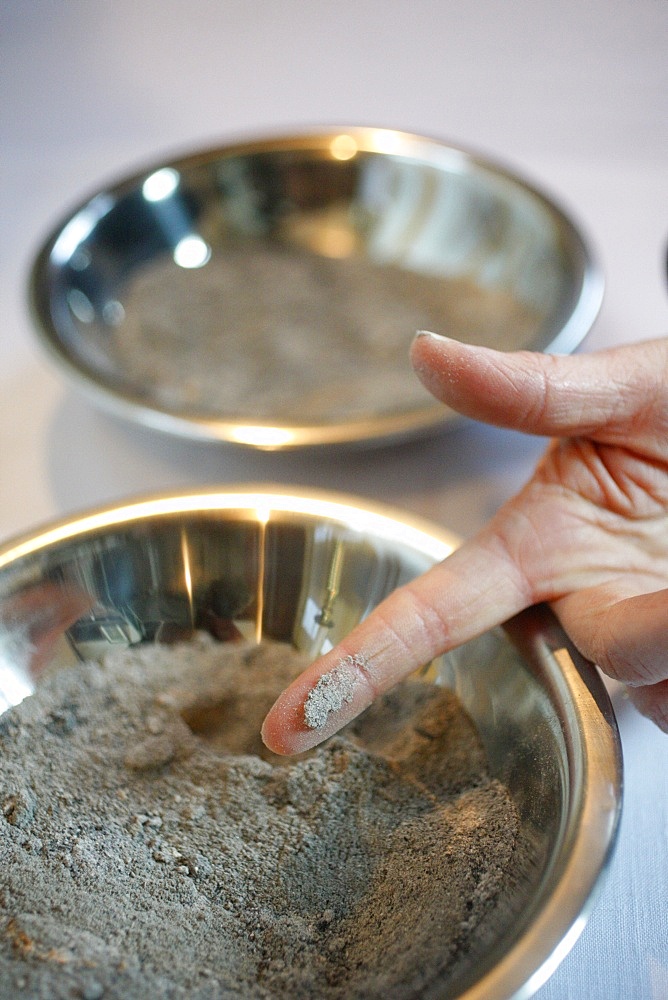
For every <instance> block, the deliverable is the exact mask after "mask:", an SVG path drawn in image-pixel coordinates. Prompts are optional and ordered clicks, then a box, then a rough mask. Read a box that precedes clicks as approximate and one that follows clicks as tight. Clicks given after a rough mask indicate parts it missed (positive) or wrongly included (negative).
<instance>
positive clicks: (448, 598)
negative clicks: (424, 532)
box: [262, 532, 534, 754]
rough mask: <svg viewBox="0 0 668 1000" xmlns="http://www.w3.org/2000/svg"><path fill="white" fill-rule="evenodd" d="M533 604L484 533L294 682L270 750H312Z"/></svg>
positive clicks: (403, 590) (279, 704) (269, 721)
mask: <svg viewBox="0 0 668 1000" xmlns="http://www.w3.org/2000/svg"><path fill="white" fill-rule="evenodd" d="M532 603H534V600H533V594H532V592H531V590H530V588H529V586H528V584H527V581H526V579H525V578H524V577H523V575H522V574H521V572H520V571H519V569H518V568H517V566H516V564H515V562H514V560H513V559H512V557H511V556H510V554H509V552H508V551H507V549H505V547H504V546H503V544H501V543H500V542H499V539H498V537H497V536H495V535H494V534H493V533H491V532H487V533H484V534H483V535H480V536H478V538H477V539H475V540H472V541H470V542H467V543H465V544H464V545H463V546H462V547H461V548H459V549H457V550H456V551H455V552H453V553H452V555H450V556H448V558H447V559H445V560H444V561H443V562H441V563H439V564H438V565H437V566H434V567H433V568H432V569H430V570H429V571H428V572H426V573H424V574H423V575H422V576H420V577H418V578H417V579H415V580H413V581H411V582H410V583H408V584H406V585H404V586H403V587H400V588H398V589H397V590H395V591H394V592H393V593H392V594H390V595H389V596H388V597H387V598H386V599H385V600H384V601H383V602H382V603H381V604H379V605H378V607H377V608H376V609H375V610H374V611H373V612H372V613H371V614H370V615H369V616H368V618H366V619H365V620H364V621H363V622H361V623H360V624H359V625H358V626H357V627H356V628H355V629H354V630H353V631H352V632H351V633H350V634H349V635H348V636H347V637H346V639H345V640H344V641H343V642H341V643H340V644H339V645H338V646H336V647H335V648H334V649H332V650H330V652H328V653H326V654H325V655H324V656H322V657H320V658H319V659H317V660H316V661H315V662H314V663H312V664H311V666H310V667H309V668H308V669H307V670H305V671H304V673H302V674H301V675H300V676H299V677H298V678H297V679H296V680H295V681H293V683H292V684H291V685H290V687H288V688H286V690H285V691H284V692H283V693H282V694H281V695H280V697H279V698H278V700H277V701H276V702H275V704H274V706H273V707H272V709H271V710H270V712H269V713H268V715H267V717H266V719H265V721H264V725H263V727H262V738H263V740H264V742H265V744H266V746H267V747H269V749H270V750H273V751H274V752H275V753H279V754H294V753H301V752H303V751H304V750H309V749H311V748H312V747H314V746H316V745H317V744H318V743H321V742H322V741H323V740H325V739H327V738H328V737H330V736H332V735H333V734H334V733H336V732H337V731H338V730H339V729H341V728H342V727H343V726H345V725H346V724H347V723H348V722H350V721H351V720H352V719H354V718H355V717H356V716H357V715H359V713H360V712H362V711H363V710H364V709H365V708H367V707H368V706H369V705H370V704H371V702H372V701H373V700H374V699H375V698H377V697H378V696H379V695H380V694H382V693H383V692H384V691H386V690H387V689H388V688H390V687H392V686H393V685H394V684H396V683H397V682H398V681H400V680H401V679H402V678H404V677H406V676H408V674H410V673H412V672H413V671H414V670H417V669H418V668H419V667H421V666H423V665H424V664H426V663H429V661H430V660H432V659H434V657H435V656H438V655H440V654H441V653H445V652H447V651H448V650H449V649H453V648H454V647H455V646H459V645H461V644H462V643H463V642H466V641H468V640H469V639H473V638H474V637H475V636H477V635H480V634H481V633H482V632H485V631H486V630H487V629H489V628H492V627H493V626H494V625H498V624H500V623H501V622H503V621H505V620H506V619H507V618H510V617H511V616H512V615H514V614H516V613H517V612H518V611H521V610H522V609H523V608H526V607H528V606H529V605H530V604H532Z"/></svg>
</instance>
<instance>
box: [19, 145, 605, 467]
mask: <svg viewBox="0 0 668 1000" xmlns="http://www.w3.org/2000/svg"><path fill="white" fill-rule="evenodd" d="M341 135H345V136H347V137H349V138H351V139H352V140H353V141H354V142H355V144H356V148H357V150H358V151H359V152H362V153H376V154H379V155H382V154H383V153H388V152H390V151H391V147H392V145H393V144H395V145H396V146H397V150H396V151H397V152H399V153H400V155H401V156H402V157H404V158H410V159H412V160H415V161H416V162H423V163H428V164H435V165H440V164H443V165H448V166H452V167H453V168H455V169H458V170H460V171H461V170H464V169H466V168H470V169H473V170H476V171H481V172H487V173H491V174H493V175H495V176H496V177H497V178H499V179H503V180H505V181H506V182H507V183H509V184H512V185H514V186H516V187H518V188H521V189H523V190H524V192H525V193H526V194H528V195H529V196H531V197H532V198H534V199H535V200H537V201H538V202H539V203H540V204H541V205H542V207H543V208H544V209H545V210H546V211H547V212H548V214H549V215H550V216H551V218H552V219H553V221H554V223H555V225H556V227H557V229H558V231H559V233H560V235H561V237H562V238H563V239H564V240H565V242H566V243H567V244H568V246H569V247H570V248H571V252H572V253H573V256H574V258H575V259H577V261H578V262H579V275H578V277H579V288H576V289H575V293H574V294H575V301H574V304H573V306H572V309H571V312H570V315H569V316H568V317H567V319H566V321H565V323H564V325H563V327H562V328H561V330H560V331H559V332H558V333H556V334H555V335H554V336H553V337H552V339H551V340H550V341H549V342H548V343H546V344H544V345H543V346H542V347H540V348H539V349H540V350H542V351H544V352H545V353H570V352H571V351H573V350H575V348H576V347H577V346H578V345H579V344H580V343H581V342H582V340H583V339H584V338H585V337H586V336H587V334H588V333H589V331H590V330H591V328H592V326H593V324H594V321H595V320H596V317H597V316H598V314H599V311H600V308H601V304H602V301H603V294H604V286H605V282H604V277H603V271H602V268H601V265H600V263H599V257H598V253H597V252H596V251H595V249H594V247H593V244H592V241H591V237H590V236H589V235H588V234H586V232H585V229H584V227H583V225H582V224H581V223H580V222H579V221H578V220H576V218H575V216H574V214H573V212H572V211H571V210H570V209H567V208H566V207H565V206H564V205H563V204H562V203H561V201H560V200H559V199H558V198H557V197H555V196H554V195H553V194H552V193H548V192H547V191H546V190H545V189H544V188H543V187H541V186H540V185H539V184H538V183H536V182H535V181H533V180H530V179H529V178H528V177H527V176H526V175H525V174H524V173H523V172H522V171H521V170H519V169H516V168H515V167H512V166H510V165H509V164H507V163H505V162H504V161H502V160H501V159H500V158H496V157H495V156H493V155H489V154H486V153H482V152H479V151H476V150H474V149H473V148H472V147H468V146H466V145H460V144H456V143H452V142H450V141H447V140H444V139H440V138H437V137H433V136H429V135H421V134H418V133H415V132H410V131H403V130H400V129H393V128H384V127H376V126H363V125H343V126H332V125H329V126H319V127H311V128H303V129H294V130H291V131H279V130H277V131H275V132H272V131H266V132H264V133H260V134H256V135H253V136H246V137H243V138H242V137H237V138H236V139H231V140H230V141H228V142H219V143H213V144H211V145H202V146H201V147H197V148H191V149H189V150H184V151H182V152H181V153H176V152H172V153H171V154H169V153H167V154H165V155H164V156H163V157H154V158H152V159H151V160H150V161H149V160H147V161H145V163H144V164H143V166H136V167H135V168H134V169H132V170H130V171H129V172H127V173H122V174H119V175H118V176H116V177H115V178H113V179H111V180H109V181H107V182H105V183H101V184H100V185H99V186H98V187H97V188H95V189H94V190H91V191H90V192H89V193H88V195H86V196H85V197H83V198H81V199H80V200H79V201H77V202H76V204H74V205H73V206H72V207H71V208H70V209H69V210H68V211H66V212H65V213H63V214H62V215H61V217H60V219H59V221H57V222H56V223H55V224H54V225H53V226H52V228H51V230H50V232H49V233H48V235H47V236H46V237H45V238H44V239H43V241H42V243H41V245H40V246H39V248H38V250H37V251H36V252H35V253H34V255H33V259H32V262H31V264H30V266H29V273H28V281H27V299H28V310H29V314H30V317H31V319H32V323H31V326H32V328H33V330H34V332H35V334H36V336H37V340H38V341H39V343H40V344H41V346H42V347H43V348H44V350H45V353H46V355H47V356H48V357H49V358H50V359H51V361H52V362H53V363H54V364H55V365H56V367H57V368H59V369H60V371H61V372H62V373H63V375H64V376H65V377H66V378H67V379H68V380H69V381H70V382H71V383H72V384H73V385H74V386H75V387H76V388H78V389H79V390H81V391H82V392H83V394H84V395H85V396H87V397H88V398H89V399H90V401H91V402H93V403H95V404H96V405H98V406H99V407H101V408H102V409H103V410H106V411H107V412H109V413H111V414H112V415H115V416H118V417H121V418H122V419H126V420H128V419H129V420H133V421H135V422H138V423H139V424H142V425H144V426H146V427H149V428H152V429H154V430H157V431H162V432H165V433H168V434H172V435H176V436H178V437H185V438H189V439H193V440H199V441H210V442H218V443H224V444H228V445H232V446H238V447H246V448H255V449H258V450H264V451H278V450H295V449H307V448H322V447H330V446H368V445H374V444H378V443H381V444H383V443H388V442H394V441H399V440H403V439H405V438H412V437H416V436H419V435H424V434H427V433H428V432H430V431H432V430H434V429H436V428H439V427H442V426H444V425H448V424H451V423H452V422H453V420H455V419H456V415H455V414H454V413H453V412H452V411H451V410H448V409H447V408H446V407H444V406H443V404H441V403H439V402H437V401H435V400H433V399H430V398H429V397H428V396H426V397H425V402H424V404H423V405H421V406H420V405H415V406H413V407H412V408H411V409H410V410H408V411H406V412H396V413H392V412H390V413H385V414H381V413H379V414H371V415H369V416H366V417H363V418H354V419H346V420H340V421H332V422H325V423H309V422H303V423H300V422H298V421H294V420H293V421H281V420H276V421H274V420H259V421H253V420H251V419H248V418H244V417H239V418H234V417H231V416H222V415H221V416H209V417H205V416H202V415H199V414H197V413H178V412H175V411H173V410H170V409H168V408H166V407H163V406H160V405H159V404H158V403H156V402H151V403H145V402H142V401H141V400H140V399H138V398H137V397H136V396H135V395H134V394H133V393H132V392H131V391H129V390H128V389H126V388H124V387H123V386H118V387H115V386H111V385H108V384H106V383H105V382H104V381H103V380H102V379H101V378H98V377H97V376H96V374H95V373H94V372H93V371H92V369H91V368H90V367H89V366H87V365H86V364H85V363H84V362H83V361H82V360H81V359H79V358H77V357H76V356H75V355H73V354H72V352H71V351H70V350H68V346H67V344H66V343H65V342H64V340H63V338H62V337H61V334H60V332H59V329H58V325H57V323H56V322H55V321H54V319H53V316H52V310H51V299H50V294H49V281H48V275H49V271H50V262H51V255H52V251H53V249H54V246H55V244H56V242H57V240H58V239H59V237H60V235H61V233H62V232H63V231H64V229H65V228H66V227H67V226H68V225H69V224H70V223H71V222H72V220H73V219H74V218H75V217H77V216H78V215H79V214H80V213H81V212H82V211H84V210H88V211H89V212H90V213H92V218H94V219H95V222H96V221H98V219H96V218H95V216H96V214H97V215H100V213H101V214H102V215H103V214H106V211H108V210H109V208H111V207H113V204H114V203H115V201H116V200H117V199H118V198H120V197H122V196H123V195H124V194H126V193H128V192H129V191H132V190H134V189H136V187H137V185H138V184H139V183H140V182H141V181H142V180H144V179H145V178H146V177H147V176H148V175H150V174H151V173H154V172H155V171H157V170H160V169H162V168H165V167H170V168H174V169H178V170H183V169H185V168H189V167H194V166H197V165H200V164H204V163H207V162H210V161H212V160H214V159H216V158H220V157H223V156H224V157H232V156H239V155H250V154H255V153H261V152H267V151H270V150H274V151H290V150H297V149H306V150H310V151H313V152H320V153H324V152H326V151H327V150H329V149H330V148H331V145H332V142H333V141H334V140H335V139H337V138H338V137H340V136H341ZM100 217H101V215H100Z"/></svg>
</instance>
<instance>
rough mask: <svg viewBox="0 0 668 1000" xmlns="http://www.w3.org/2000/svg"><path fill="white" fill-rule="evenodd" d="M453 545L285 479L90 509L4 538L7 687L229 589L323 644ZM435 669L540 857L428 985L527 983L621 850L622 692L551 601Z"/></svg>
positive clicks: (528, 850) (256, 611)
mask: <svg viewBox="0 0 668 1000" xmlns="http://www.w3.org/2000/svg"><path fill="white" fill-rule="evenodd" d="M455 544H456V540H455V539H454V538H453V537H452V536H451V535H450V534H449V533H447V532H446V531H444V530H442V529H439V528H437V527H435V526H433V525H430V524H427V523H425V522H422V521H418V520H416V519H414V518H412V517H409V516H407V515H405V514H403V513H401V512H398V511H396V510H392V509H391V508H386V507H381V506H373V507H369V506H360V505H359V504H358V502H357V501H356V500H354V499H353V498H350V497H344V496H337V495H332V494H324V493H308V494H302V493H300V494H299V495H297V494H294V493H290V492H285V491H283V492H279V491H274V490H271V489H269V488H261V489H257V488H254V487H251V488H238V489H236V490H227V489H226V490H225V491H221V492H216V491H206V492H199V493H193V494H186V495H179V496H171V497H159V498H154V499H146V500H139V501H134V502H129V503H128V504H127V505H125V506H118V507H115V508H109V509H105V510H100V511H95V512H92V513H88V514H83V515H81V516H79V517H76V518H73V519H71V520H69V521H65V522H62V523H60V524H56V525H52V526H50V527H47V528H44V529H42V530H40V531H37V532H36V533H34V534H32V535H29V536H26V537H23V538H19V539H16V540H14V541H12V542H9V543H8V544H6V545H4V546H3V547H2V548H0V698H4V709H5V710H6V709H7V708H8V706H10V705H13V704H15V703H17V702H19V701H20V700H21V699H22V698H23V697H25V696H26V695H28V694H29V693H30V692H31V691H32V690H34V688H35V685H36V684H38V683H39V678H40V675H41V674H42V672H43V671H45V670H49V671H51V670H53V669H62V670H64V669H67V666H68V664H71V663H73V662H75V661H77V660H79V659H84V660H85V659H90V658H95V657H97V656H100V655H101V654H103V653H105V652H106V651H108V650H109V649H110V648H111V647H117V646H127V645H130V644H138V643H155V642H161V641H169V640H170V639H173V638H175V637H179V638H184V637H186V636H188V635H189V634H191V633H192V631H193V629H194V628H206V627H208V625H207V623H209V625H210V624H211V622H212V621H214V620H215V619H216V618H217V617H219V616H220V614H221V613H222V612H221V609H220V607H219V606H218V605H219V601H218V604H216V600H217V599H216V600H214V597H213V596H212V595H216V594H217V595H218V596H219V595H220V594H221V593H223V592H224V593H227V594H228V595H229V594H230V593H243V594H244V595H245V598H244V601H243V602H241V605H243V606H241V605H240V606H239V607H238V608H236V609H233V608H231V607H230V608H228V609H227V611H226V612H225V614H227V615H229V616H231V617H233V618H234V621H235V624H236V625H237V626H238V627H239V628H240V630H242V631H244V632H246V634H248V635H250V636H251V637H252V636H255V637H256V638H257V639H260V638H262V637H271V638H274V639H277V640H282V641H286V642H290V643H293V644H294V645H295V646H296V647H298V648H299V649H302V650H308V651H311V652H312V653H313V654H315V653H316V652H317V651H318V649H319V648H321V647H322V646H323V643H324V642H325V641H327V642H330V641H331V642H336V641H337V640H338V639H339V638H341V637H342V636H343V635H344V634H345V633H346V632H347V631H348V630H349V629H350V628H351V627H352V626H353V625H354V624H355V623H356V622H357V621H358V620H359V619H360V618H362V617H363V616H364V615H366V614H367V613H368V611H369V610H370V609H371V608H372V607H373V606H374V605H375V604H376V603H377V602H378V601H380V600H381V599H382V598H383V597H384V596H385V595H386V594H387V593H389V592H390V591H391V590H392V589H393V588H394V587H396V586H397V585H399V584H401V583H403V582H405V581H407V580H408V579H410V578H412V577H414V576H415V575H416V574H418V573H420V572H422V571H424V570H425V569H427V568H428V567H429V566H430V565H432V564H433V563H434V562H435V561H437V560H440V559H441V558H443V557H445V556H446V555H447V554H448V553H449V552H450V551H451V550H452V548H453V546H454V545H455ZM333 567H336V572H334V570H333ZM325 609H326V610H327V615H325V614H324V610H325ZM324 618H326V620H327V623H328V625H327V628H326V629H325V630H324V632H325V633H326V637H325V636H323V626H322V623H323V619H324ZM433 669H435V670H437V671H438V674H439V676H440V680H441V681H442V682H443V683H444V684H447V685H451V686H452V687H453V688H454V689H455V690H456V691H457V692H458V693H459V696H460V697H461V699H462V700H463V702H464V705H465V706H466V708H467V709H468V711H469V713H470V714H471V716H472V717H473V719H474V720H475V722H476V724H477V727H478V730H479V732H480V735H481V738H482V740H483V742H484V745H485V747H486V750H487V753H488V756H489V764H490V768H491V771H492V772H493V774H494V775H496V776H498V777H499V779H500V780H502V781H503V782H505V783H506V785H507V786H508V788H509V789H510V791H511V793H512V795H513V797H514V800H515V802H516V804H517V808H518V810H519V813H520V817H521V834H520V839H521V841H522V845H523V848H524V857H525V863H524V864H523V865H522V866H521V867H520V868H518V870H517V871H516V872H515V873H514V878H513V880H512V883H509V884H508V885H507V886H506V889H505V891H504V892H503V894H502V895H501V897H500V898H499V900H498V903H497V905H496V907H495V909H494V910H493V911H492V912H491V914H490V918H489V921H488V922H487V924H486V925H485V927H484V933H481V934H480V935H479V936H478V937H477V938H476V939H474V941H473V943H472V946H471V950H470V952H469V955H468V959H467V961H466V962H464V963H463V964H462V965H461V966H459V967H458V969H457V972H456V975H454V976H453V977H450V978H448V980H447V981H440V982H435V983H433V984H432V987H431V989H430V991H429V992H428V994H425V995H429V996H433V997H440V998H451V1000H452V998H455V997H457V998H462V997H466V998H467V1000H483V998H484V1000H501V998H509V997H516V998H524V997H529V996H530V995H531V994H532V993H533V992H534V991H535V990H536V989H537V988H538V987H539V986H540V985H541V984H542V983H543V982H544V980H545V979H546V978H547V977H548V976H549V975H550V973H551V972H552V971H553V970H554V968H555V967H556V965H557V964H558V963H559V961H560V960H561V959H562V958H563V957H564V955H565V954H566V953H567V951H568V950H569V948H570V947H571V945H572V944H573V942H574V941H575V939H576V938H577V936H578V934H579V932H580V931H581V929H582V927H583V926H584V923H585V921H586V918H587V915H588V912H589V908H590V905H591V901H592V896H593V892H594V889H595V887H596V884H597V882H598V880H599V878H600V875H601V873H602V870H603V868H604V866H605V864H606V861H607V860H608V857H609V855H610V852H611V850H612V846H613V842H614V839H615V834H616V829H617V823H618V818H619V811H620V805H621V758H620V744H619V737H618V732H617V728H616V724H615V720H614V716H613V713H612V709H611V706H610V702H609V700H608V697H607V694H606V691H605V688H604V686H603V684H602V682H601V680H600V678H599V675H598V673H597V672H596V670H595V668H594V667H593V666H592V665H591V664H590V663H588V662H585V661H583V660H582V659H581V658H580V657H579V656H578V654H577V653H576V652H575V650H574V649H573V648H572V646H571V645H570V644H569V642H568V641H567V639H566V637H565V636H564V634H563V632H562V631H561V629H560V628H559V627H558V626H557V624H556V622H555V621H554V619H553V618H552V617H551V616H550V614H549V613H548V612H547V611H546V610H544V609H542V610H541V609H533V610H531V611H530V612H528V613H525V614H522V615H521V616H519V617H518V618H517V619H515V620H514V621H512V622H511V623H509V624H508V626H507V627H506V628H504V629H498V630H494V631H492V632H489V633H486V634H485V635H483V636H482V637H481V638H480V639H479V640H477V641H475V642H471V643H469V644H468V645H466V646H464V647H462V648H461V649H460V650H458V651H457V652H456V653H454V654H450V655H448V656H447V657H444V658H442V660H441V661H439V662H438V663H436V664H435V665H434V668H433ZM1 711H2V708H0V712H1Z"/></svg>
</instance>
